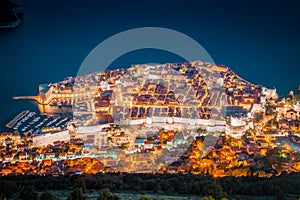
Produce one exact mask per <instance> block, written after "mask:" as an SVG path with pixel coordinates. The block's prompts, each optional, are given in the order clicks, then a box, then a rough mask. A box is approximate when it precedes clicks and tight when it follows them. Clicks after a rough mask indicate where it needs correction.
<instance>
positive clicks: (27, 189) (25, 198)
mask: <svg viewBox="0 0 300 200" xmlns="http://www.w3.org/2000/svg"><path fill="white" fill-rule="evenodd" d="M17 199H18V200H29V199H30V200H37V199H38V194H37V192H36V191H35V188H34V186H33V185H29V186H24V187H22V188H21V190H20V193H19V195H18V197H17Z"/></svg>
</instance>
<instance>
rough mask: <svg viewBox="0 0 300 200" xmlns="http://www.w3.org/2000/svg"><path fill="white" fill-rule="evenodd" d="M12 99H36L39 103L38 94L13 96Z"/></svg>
mask: <svg viewBox="0 0 300 200" xmlns="http://www.w3.org/2000/svg"><path fill="white" fill-rule="evenodd" d="M12 99H13V100H31V101H36V102H37V103H41V98H40V97H39V96H15V97H13V98H12Z"/></svg>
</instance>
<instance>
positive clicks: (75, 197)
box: [67, 188, 86, 200]
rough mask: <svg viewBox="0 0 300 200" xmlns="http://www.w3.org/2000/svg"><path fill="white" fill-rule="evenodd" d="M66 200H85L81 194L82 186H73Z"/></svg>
mask: <svg viewBox="0 0 300 200" xmlns="http://www.w3.org/2000/svg"><path fill="white" fill-rule="evenodd" d="M67 200H86V196H84V195H83V191H82V188H75V189H73V191H72V192H71V193H70V195H69V196H68V199H67Z"/></svg>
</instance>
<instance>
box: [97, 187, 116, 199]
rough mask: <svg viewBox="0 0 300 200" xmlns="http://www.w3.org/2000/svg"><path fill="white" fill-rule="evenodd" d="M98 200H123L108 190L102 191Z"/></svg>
mask: <svg viewBox="0 0 300 200" xmlns="http://www.w3.org/2000/svg"><path fill="white" fill-rule="evenodd" d="M97 200H121V198H120V197H119V196H117V195H115V194H113V193H111V191H110V190H109V189H108V188H104V189H102V190H101V191H100V195H99V196H98V198H97Z"/></svg>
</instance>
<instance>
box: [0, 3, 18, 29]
mask: <svg viewBox="0 0 300 200" xmlns="http://www.w3.org/2000/svg"><path fill="white" fill-rule="evenodd" d="M22 22H23V11H22V9H21V6H20V5H18V4H16V3H13V2H11V1H9V0H0V30H3V29H12V28H17V27H19V26H20V25H21V24H22Z"/></svg>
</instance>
